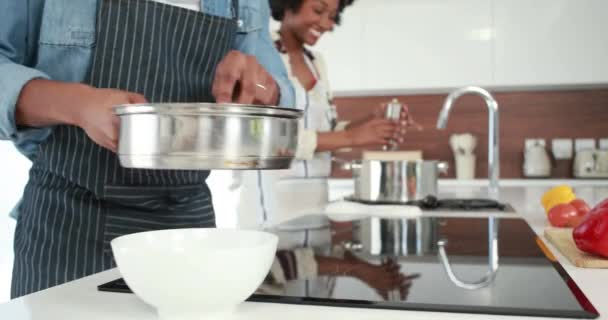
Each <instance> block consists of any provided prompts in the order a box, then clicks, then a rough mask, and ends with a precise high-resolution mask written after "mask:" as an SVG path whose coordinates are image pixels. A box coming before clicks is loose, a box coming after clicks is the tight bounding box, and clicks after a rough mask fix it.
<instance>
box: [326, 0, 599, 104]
mask: <svg viewBox="0 0 608 320" xmlns="http://www.w3.org/2000/svg"><path fill="white" fill-rule="evenodd" d="M606 12H608V1H606V0H535V1H528V0H358V1H357V2H355V5H354V6H353V7H350V8H347V9H346V11H345V12H344V24H343V25H342V26H339V27H337V28H336V31H335V32H334V33H333V34H328V35H326V36H325V37H324V38H323V39H322V40H321V42H320V43H319V45H318V46H317V47H316V48H315V49H316V50H319V51H321V52H322V53H323V54H324V56H325V58H326V60H327V63H328V69H329V78H330V81H331V84H332V87H333V89H334V90H335V91H336V92H337V93H338V94H340V93H356V92H357V91H365V92H381V91H393V90H414V91H416V90H427V89H431V90H432V89H446V88H454V87H458V86H464V85H470V84H476V85H481V86H486V87H491V88H492V87H493V88H505V87H517V88H520V87H524V86H553V85H566V86H567V85H581V84H584V85H586V84H592V85H594V84H602V85H604V84H608V37H607V36H606V35H605V30H608V19H606Z"/></svg>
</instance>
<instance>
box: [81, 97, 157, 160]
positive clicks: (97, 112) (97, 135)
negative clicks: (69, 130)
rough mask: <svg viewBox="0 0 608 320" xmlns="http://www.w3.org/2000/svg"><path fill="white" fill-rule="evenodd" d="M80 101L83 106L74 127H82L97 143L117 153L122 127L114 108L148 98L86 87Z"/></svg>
mask: <svg viewBox="0 0 608 320" xmlns="http://www.w3.org/2000/svg"><path fill="white" fill-rule="evenodd" d="M78 99H79V100H78V101H80V102H81V104H82V106H81V108H80V110H79V112H78V113H77V115H76V117H75V123H74V125H76V126H78V127H81V128H82V129H83V130H84V131H85V132H86V134H87V135H88V136H89V138H91V140H93V141H94V142H95V143H97V144H98V145H100V146H102V147H104V148H106V149H109V150H111V151H113V152H117V148H118V132H119V127H120V120H119V118H118V116H116V115H115V114H114V111H113V107H115V106H117V105H121V104H131V103H145V102H146V98H144V96H142V95H140V94H137V93H132V92H127V91H122V90H115V89H97V88H93V87H84V88H83V89H82V92H81V93H80V94H79V97H78Z"/></svg>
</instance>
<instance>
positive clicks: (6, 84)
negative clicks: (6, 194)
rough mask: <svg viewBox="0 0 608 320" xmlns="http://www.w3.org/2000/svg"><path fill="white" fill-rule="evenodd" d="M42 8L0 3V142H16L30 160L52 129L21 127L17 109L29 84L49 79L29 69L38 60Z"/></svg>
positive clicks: (29, 0)
mask: <svg viewBox="0 0 608 320" xmlns="http://www.w3.org/2000/svg"><path fill="white" fill-rule="evenodd" d="M42 5H43V1H42V0H20V1H14V0H0V140H11V141H13V143H14V144H15V145H16V147H17V148H18V149H19V151H20V152H21V153H23V154H24V155H26V156H27V157H28V158H30V159H31V158H32V157H33V154H34V152H35V150H36V147H37V146H38V144H39V143H40V142H42V141H44V140H45V139H46V138H47V137H48V135H49V133H50V129H49V128H20V127H18V126H17V125H16V123H15V108H16V104H17V99H18V98H19V95H20V93H21V89H22V88H23V86H24V85H25V84H26V83H27V82H28V81H30V80H32V79H36V78H45V79H48V78H49V76H48V75H46V74H45V73H43V72H41V71H39V70H36V69H34V68H31V67H28V65H29V66H31V65H33V61H34V60H35V52H36V48H35V44H36V42H37V40H38V39H37V38H38V35H37V32H38V29H39V28H38V25H39V23H40V21H39V19H40V13H41V11H42ZM37 20H38V21H37Z"/></svg>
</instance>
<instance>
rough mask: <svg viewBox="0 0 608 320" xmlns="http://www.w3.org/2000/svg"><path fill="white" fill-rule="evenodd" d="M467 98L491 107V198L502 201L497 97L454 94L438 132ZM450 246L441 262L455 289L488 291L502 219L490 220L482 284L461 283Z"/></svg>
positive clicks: (447, 101) (441, 255) (495, 265)
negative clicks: (499, 223)
mask: <svg viewBox="0 0 608 320" xmlns="http://www.w3.org/2000/svg"><path fill="white" fill-rule="evenodd" d="M465 94H475V95H478V96H480V97H482V98H483V99H484V101H485V102H486V105H487V107H488V179H489V180H490V183H489V185H488V196H489V198H490V199H493V200H497V201H498V200H499V198H500V197H499V189H498V188H499V186H498V184H499V182H498V179H499V176H500V160H499V154H498V152H499V148H498V146H499V143H498V135H499V127H498V120H499V119H498V103H497V102H496V100H495V99H494V97H492V95H491V94H490V93H489V92H488V91H486V90H485V89H483V88H480V87H464V88H460V89H457V90H454V91H453V92H451V93H450V94H449V95H448V97H447V98H446V99H445V102H444V103H443V108H442V109H441V112H440V113H439V118H438V119H437V128H438V129H444V128H445V127H446V125H447V122H448V117H449V115H450V110H451V109H452V105H453V104H454V102H455V101H456V100H458V98H460V97H461V96H463V95H465ZM446 243H447V241H446V240H440V241H439V242H438V243H437V245H438V246H439V252H438V254H439V260H440V261H441V263H442V265H443V267H444V269H445V271H446V273H447V274H448V277H449V278H450V280H451V281H452V282H453V283H454V284H455V285H457V286H458V287H461V288H464V289H468V290H476V289H480V288H484V287H487V286H488V285H489V284H491V283H492V281H494V278H495V277H496V273H497V271H498V218H495V217H489V218H488V271H487V273H486V274H485V275H484V276H483V277H482V278H481V279H479V280H478V281H475V282H465V281H462V280H460V279H458V277H457V276H456V274H455V273H454V271H453V270H452V266H451V265H450V262H449V260H448V255H447V253H446V250H445V244H446Z"/></svg>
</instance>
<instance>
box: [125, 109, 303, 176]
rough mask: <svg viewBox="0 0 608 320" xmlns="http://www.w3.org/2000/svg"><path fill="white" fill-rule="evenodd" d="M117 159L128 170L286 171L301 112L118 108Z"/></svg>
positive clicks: (281, 110) (296, 139) (292, 152)
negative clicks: (118, 135) (118, 136)
mask: <svg viewBox="0 0 608 320" xmlns="http://www.w3.org/2000/svg"><path fill="white" fill-rule="evenodd" d="M114 112H115V113H116V114H117V115H118V116H119V118H120V138H119V144H118V156H119V159H120V164H121V165H122V166H124V167H128V168H148V169H188V170H197V169H201V170H206V169H286V168H289V166H290V164H291V161H292V160H293V157H294V154H295V150H296V147H297V142H298V120H299V119H300V118H301V117H302V111H299V110H294V109H283V108H275V107H264V106H252V105H237V104H213V103H181V104H180V103H178V104H138V105H122V106H117V107H116V108H115V109H114Z"/></svg>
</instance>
